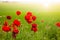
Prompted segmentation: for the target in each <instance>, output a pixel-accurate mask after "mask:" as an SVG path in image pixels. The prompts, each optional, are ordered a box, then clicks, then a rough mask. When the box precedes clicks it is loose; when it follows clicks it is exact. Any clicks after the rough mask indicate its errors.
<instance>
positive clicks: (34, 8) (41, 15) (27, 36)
mask: <svg viewBox="0 0 60 40" xmlns="http://www.w3.org/2000/svg"><path fill="white" fill-rule="evenodd" d="M55 6H56V5H55ZM55 6H51V10H49V9H47V10H46V9H44V8H42V7H41V6H39V5H35V4H22V3H15V2H14V3H5V2H4V3H1V2H0V16H2V17H0V40H60V28H59V27H57V26H56V25H55V23H56V22H60V9H59V8H60V7H59V6H56V7H55ZM17 10H20V11H21V12H22V13H21V15H20V16H17V15H16V11H17ZM28 11H31V12H32V13H33V15H35V16H36V17H37V19H36V20H35V21H34V22H33V23H37V24H38V31H37V32H36V33H34V32H33V31H31V24H28V23H27V22H26V20H25V18H24V16H25V15H26V13H27V12H28ZM8 15H10V16H12V19H11V20H7V19H6V16H8ZM14 19H18V20H20V21H21V24H22V27H19V28H18V29H19V30H20V32H19V34H18V35H17V37H16V39H13V38H12V35H11V34H12V33H11V32H9V33H8V36H7V33H6V32H4V31H3V30H2V25H3V23H4V21H5V20H7V21H8V23H9V24H11V23H12V22H13V20H14ZM42 20H43V21H44V22H43V23H42Z"/></svg>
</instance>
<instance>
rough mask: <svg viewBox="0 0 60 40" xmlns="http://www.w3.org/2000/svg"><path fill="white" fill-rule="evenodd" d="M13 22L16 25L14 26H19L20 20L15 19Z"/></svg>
mask: <svg viewBox="0 0 60 40" xmlns="http://www.w3.org/2000/svg"><path fill="white" fill-rule="evenodd" d="M13 24H14V25H16V26H20V25H21V22H20V21H19V20H17V19H15V20H14V22H13Z"/></svg>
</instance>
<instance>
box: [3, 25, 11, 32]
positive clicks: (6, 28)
mask: <svg viewBox="0 0 60 40" xmlns="http://www.w3.org/2000/svg"><path fill="white" fill-rule="evenodd" d="M2 30H3V31H5V32H9V31H10V30H11V28H10V27H9V26H3V27H2Z"/></svg>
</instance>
